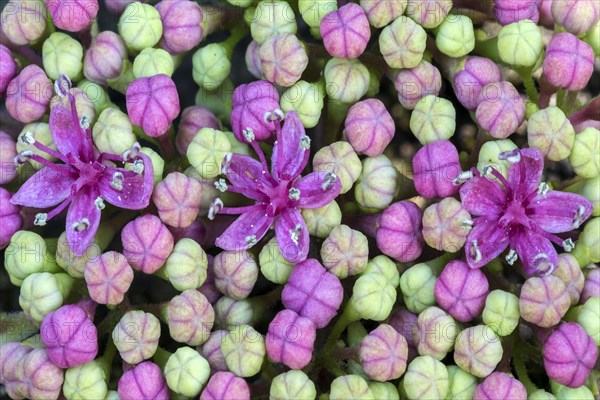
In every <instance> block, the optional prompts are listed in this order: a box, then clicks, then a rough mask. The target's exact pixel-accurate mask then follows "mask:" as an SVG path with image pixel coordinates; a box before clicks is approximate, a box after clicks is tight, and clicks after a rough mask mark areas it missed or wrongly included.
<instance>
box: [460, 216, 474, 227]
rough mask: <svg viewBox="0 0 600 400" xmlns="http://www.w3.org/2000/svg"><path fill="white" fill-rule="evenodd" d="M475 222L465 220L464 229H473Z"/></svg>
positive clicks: (463, 222) (463, 221)
mask: <svg viewBox="0 0 600 400" xmlns="http://www.w3.org/2000/svg"><path fill="white" fill-rule="evenodd" d="M473 223H474V221H473V220H472V219H468V218H463V220H462V225H463V227H464V228H467V229H471V228H472V227H473Z"/></svg>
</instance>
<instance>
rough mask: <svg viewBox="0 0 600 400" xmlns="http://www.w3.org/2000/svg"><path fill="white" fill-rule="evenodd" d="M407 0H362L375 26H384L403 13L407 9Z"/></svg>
mask: <svg viewBox="0 0 600 400" xmlns="http://www.w3.org/2000/svg"><path fill="white" fill-rule="evenodd" d="M406 5H407V1H406V0H387V1H381V0H360V6H361V7H362V8H363V9H364V10H365V13H366V14H367V18H368V19H369V22H370V23H371V25H373V26H374V27H375V28H383V27H384V26H386V25H387V24H389V23H390V22H392V21H393V20H395V19H396V18H398V17H399V16H401V15H402V14H404V10H405V9H406Z"/></svg>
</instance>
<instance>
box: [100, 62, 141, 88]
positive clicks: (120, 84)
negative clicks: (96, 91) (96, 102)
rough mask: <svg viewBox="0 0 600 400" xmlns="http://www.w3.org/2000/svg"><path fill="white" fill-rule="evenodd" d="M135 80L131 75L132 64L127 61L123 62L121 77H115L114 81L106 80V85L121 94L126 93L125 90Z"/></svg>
mask: <svg viewBox="0 0 600 400" xmlns="http://www.w3.org/2000/svg"><path fill="white" fill-rule="evenodd" d="M134 80H135V75H134V74H133V64H132V63H131V61H129V60H125V61H123V68H122V69H121V75H119V76H117V77H116V78H114V79H107V80H106V83H107V84H108V86H109V87H110V88H111V89H114V90H116V91H117V92H119V93H121V94H123V95H124V94H126V93H127V88H128V87H129V84H131V82H133V81H134Z"/></svg>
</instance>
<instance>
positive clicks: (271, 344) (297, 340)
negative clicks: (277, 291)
mask: <svg viewBox="0 0 600 400" xmlns="http://www.w3.org/2000/svg"><path fill="white" fill-rule="evenodd" d="M316 336H317V335H316V328H315V325H314V324H313V323H312V321H311V320H310V319H308V318H304V317H301V316H299V315H298V314H297V313H296V312H295V311H291V310H281V311H279V312H278V313H277V315H275V318H273V321H271V323H270V324H269V331H268V332H267V337H266V347H267V355H268V356H269V358H270V359H271V360H272V361H274V362H280V363H283V364H284V365H286V366H287V367H289V368H292V369H302V368H304V367H306V366H307V365H308V363H309V362H310V360H311V359H312V351H313V348H314V345H315V339H316Z"/></svg>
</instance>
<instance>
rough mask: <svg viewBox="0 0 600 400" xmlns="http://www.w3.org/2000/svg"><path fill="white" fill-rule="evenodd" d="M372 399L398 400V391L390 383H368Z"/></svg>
mask: <svg viewBox="0 0 600 400" xmlns="http://www.w3.org/2000/svg"><path fill="white" fill-rule="evenodd" d="M368 385H369V389H370V390H371V393H373V398H374V399H377V400H400V393H398V389H397V388H396V386H394V384H393V383H390V382H375V381H371V382H369V383H368Z"/></svg>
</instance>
